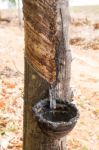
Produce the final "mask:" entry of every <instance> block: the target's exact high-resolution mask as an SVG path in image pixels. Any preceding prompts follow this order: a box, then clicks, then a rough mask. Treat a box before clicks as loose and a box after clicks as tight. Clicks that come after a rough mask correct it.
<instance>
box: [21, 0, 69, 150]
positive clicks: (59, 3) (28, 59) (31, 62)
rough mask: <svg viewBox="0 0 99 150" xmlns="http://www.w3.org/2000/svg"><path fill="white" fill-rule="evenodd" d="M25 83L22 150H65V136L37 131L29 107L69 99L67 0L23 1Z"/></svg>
mask: <svg viewBox="0 0 99 150" xmlns="http://www.w3.org/2000/svg"><path fill="white" fill-rule="evenodd" d="M23 11H24V24H25V82H24V83H25V84H24V142H23V150H66V137H64V138H62V139H59V140H53V139H50V138H49V137H47V136H45V135H44V134H43V133H42V132H41V130H40V129H39V127H38V125H37V123H36V121H35V118H34V117H33V113H32V106H33V105H35V103H37V102H38V101H39V100H41V99H43V98H46V97H48V96H49V87H50V85H52V86H53V89H54V94H55V95H56V97H59V98H62V99H63V100H70V99H71V90H70V70H71V53H70V50H69V46H68V22H69V13H68V0H23Z"/></svg>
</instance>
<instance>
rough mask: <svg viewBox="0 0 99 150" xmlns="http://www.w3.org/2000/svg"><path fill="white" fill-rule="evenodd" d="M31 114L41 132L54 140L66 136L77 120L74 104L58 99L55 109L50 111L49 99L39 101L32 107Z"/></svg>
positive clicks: (77, 115)
mask: <svg viewBox="0 0 99 150" xmlns="http://www.w3.org/2000/svg"><path fill="white" fill-rule="evenodd" d="M33 113H34V116H35V118H36V120H37V122H38V125H39V127H40V129H41V130H42V132H43V133H44V134H46V135H47V136H49V137H51V138H54V139H59V138H62V137H64V136H66V135H67V134H68V133H69V132H70V131H71V130H72V129H73V128H74V127H75V125H76V123H77V120H78V118H79V111H78V109H77V108H76V106H75V105H74V104H72V103H70V102H67V101H62V100H59V99H56V109H50V100H49V99H44V100H41V101H39V102H38V103H37V104H36V105H35V106H34V107H33Z"/></svg>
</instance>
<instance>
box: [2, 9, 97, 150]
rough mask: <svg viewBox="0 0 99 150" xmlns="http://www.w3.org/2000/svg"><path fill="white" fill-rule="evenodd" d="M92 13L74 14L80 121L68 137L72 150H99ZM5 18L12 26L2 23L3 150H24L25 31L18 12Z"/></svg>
mask: <svg viewBox="0 0 99 150" xmlns="http://www.w3.org/2000/svg"><path fill="white" fill-rule="evenodd" d="M92 10H93V11H92ZM92 10H91V11H90V9H86V11H84V10H83V9H81V10H80V8H79V9H78V8H76V9H72V10H71V25H70V48H71V50H72V80H71V87H72V89H73V91H74V101H73V103H75V104H76V105H77V106H78V108H79V111H80V119H79V121H78V124H77V125H76V127H75V129H74V130H73V131H72V132H71V133H70V135H68V136H67V149H68V150H98V149H99V20H98V11H96V9H92ZM93 13H94V15H93ZM1 16H2V17H3V18H5V17H7V18H8V17H9V18H10V20H11V22H6V21H1V22H0V150H10V149H11V150H22V142H23V134H22V131H23V98H22V97H23V83H24V29H23V25H22V26H20V27H19V25H18V18H17V14H16V12H8V11H7V12H5V11H4V12H2V13H1Z"/></svg>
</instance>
